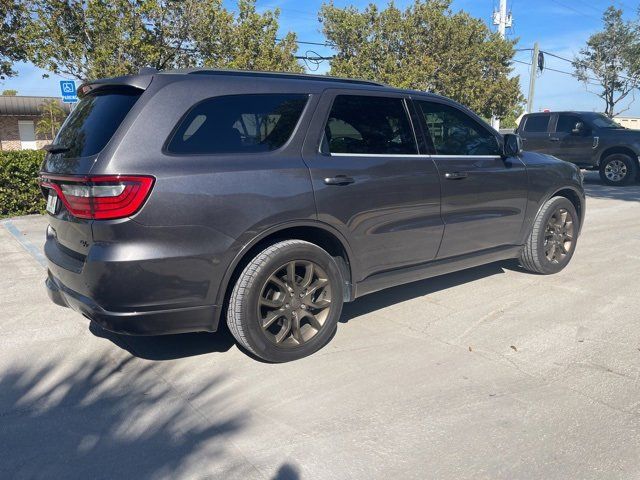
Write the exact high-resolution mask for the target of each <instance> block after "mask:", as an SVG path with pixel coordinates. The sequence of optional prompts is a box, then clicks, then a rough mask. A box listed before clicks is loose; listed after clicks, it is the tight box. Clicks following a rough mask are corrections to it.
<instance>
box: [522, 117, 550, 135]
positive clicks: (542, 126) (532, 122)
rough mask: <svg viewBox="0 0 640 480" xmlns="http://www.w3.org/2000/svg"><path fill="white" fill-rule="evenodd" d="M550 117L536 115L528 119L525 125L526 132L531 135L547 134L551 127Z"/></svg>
mask: <svg viewBox="0 0 640 480" xmlns="http://www.w3.org/2000/svg"><path fill="white" fill-rule="evenodd" d="M550 118H551V116H550V115H534V116H532V117H527V121H526V122H525V124H524V131H525V132H529V133H546V132H547V128H548V127H549V119H550Z"/></svg>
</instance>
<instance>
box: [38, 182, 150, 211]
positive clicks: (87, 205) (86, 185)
mask: <svg viewBox="0 0 640 480" xmlns="http://www.w3.org/2000/svg"><path fill="white" fill-rule="evenodd" d="M153 182H154V178H153V177H147V176H141V175H93V176H89V177H73V176H62V175H47V174H43V175H42V177H41V180H40V185H41V186H42V187H44V188H51V189H53V190H55V191H56V193H57V194H58V197H59V198H60V201H62V203H64V205H65V207H67V210H69V213H71V214H72V215H73V216H75V217H78V218H86V219H92V220H114V219H116V218H123V217H128V216H130V215H133V214H134V213H136V212H137V211H138V210H139V209H140V207H141V206H142V204H143V203H144V202H145V200H146V199H147V197H148V196H149V192H150V191H151V187H152V186H153Z"/></svg>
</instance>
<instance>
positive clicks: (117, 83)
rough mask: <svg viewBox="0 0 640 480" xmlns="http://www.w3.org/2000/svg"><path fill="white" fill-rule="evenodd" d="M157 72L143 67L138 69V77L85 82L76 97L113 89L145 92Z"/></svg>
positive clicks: (128, 76) (127, 76)
mask: <svg viewBox="0 0 640 480" xmlns="http://www.w3.org/2000/svg"><path fill="white" fill-rule="evenodd" d="M157 72H158V70H156V69H155V68H150V67H143V68H141V69H140V73H139V74H138V75H124V76H122V77H113V78H102V79H100V80H94V81H92V82H86V83H83V84H82V85H80V86H79V87H78V96H79V97H80V98H82V97H84V96H86V95H88V94H89V93H91V92H95V91H97V90H104V89H107V88H113V87H132V88H137V89H140V90H146V89H147V87H148V86H149V84H151V80H152V79H153V75H154V74H155V73H157Z"/></svg>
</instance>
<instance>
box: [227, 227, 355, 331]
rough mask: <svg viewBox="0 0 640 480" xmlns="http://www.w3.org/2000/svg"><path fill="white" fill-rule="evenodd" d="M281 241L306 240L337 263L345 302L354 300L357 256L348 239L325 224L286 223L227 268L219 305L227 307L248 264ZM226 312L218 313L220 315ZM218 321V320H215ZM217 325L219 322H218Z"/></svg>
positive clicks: (260, 237) (248, 247)
mask: <svg viewBox="0 0 640 480" xmlns="http://www.w3.org/2000/svg"><path fill="white" fill-rule="evenodd" d="M281 240H304V241H307V242H309V243H313V244H314V245H317V246H319V247H320V248H322V249H324V250H325V251H327V253H329V255H331V256H332V257H333V258H334V260H335V261H336V263H337V265H338V268H339V270H340V273H341V274H342V277H343V280H344V287H343V288H344V293H343V296H344V301H350V300H352V299H353V282H352V278H353V276H354V267H355V265H354V263H353V262H354V256H353V252H352V250H351V247H350V246H349V243H348V242H347V240H346V238H344V236H343V235H342V234H341V233H340V232H339V231H338V230H336V229H334V228H333V227H331V226H330V225H327V224H325V223H322V222H318V221H307V222H295V223H285V224H281V225H278V226H275V227H272V228H270V229H268V230H266V231H264V232H262V233H261V234H259V235H257V236H255V237H254V238H253V239H252V240H251V241H250V242H248V243H247V244H245V245H244V246H243V247H242V249H241V250H240V252H238V254H237V255H236V256H235V257H234V259H233V261H232V262H231V263H230V265H229V267H228V268H227V270H226V272H225V275H224V277H223V279H222V282H221V284H220V288H219V290H218V296H217V303H216V304H217V305H220V306H221V307H223V306H224V304H225V303H226V301H227V299H228V298H229V294H230V292H231V289H232V288H233V285H234V284H235V281H236V279H237V278H238V276H239V275H240V273H241V272H242V270H243V269H244V267H245V266H246V265H247V263H248V262H249V261H250V260H251V259H252V258H253V257H255V255H257V253H258V252H260V251H262V250H264V249H265V248H266V247H267V246H268V245H272V244H274V243H276V242H278V241H281ZM222 310H223V309H222V308H221V309H219V311H220V312H221V311H222ZM216 320H218V319H216ZM216 323H217V322H216Z"/></svg>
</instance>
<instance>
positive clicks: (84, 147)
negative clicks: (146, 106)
mask: <svg viewBox="0 0 640 480" xmlns="http://www.w3.org/2000/svg"><path fill="white" fill-rule="evenodd" d="M141 94H142V91H141V90H137V89H129V88H127V89H119V90H108V91H104V92H96V93H95V94H92V95H87V96H86V97H84V98H83V99H82V100H80V103H78V105H76V107H75V108H74V109H73V111H72V112H71V114H70V115H69V117H68V118H67V120H66V121H65V122H64V124H63V125H62V128H60V132H58V135H57V136H56V138H55V140H54V142H53V147H54V148H53V150H52V151H53V152H55V153H59V154H60V155H61V156H62V157H64V158H78V157H89V156H91V155H95V154H97V153H99V152H100V151H101V150H102V149H103V148H104V147H105V145H106V144H107V142H108V141H109V140H110V139H111V137H112V136H113V134H114V133H115V131H116V130H117V128H118V127H119V126H120V124H121V123H122V120H124V117H126V115H127V113H129V110H131V107H133V105H134V103H136V100H138V98H139V97H140V95H141Z"/></svg>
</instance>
